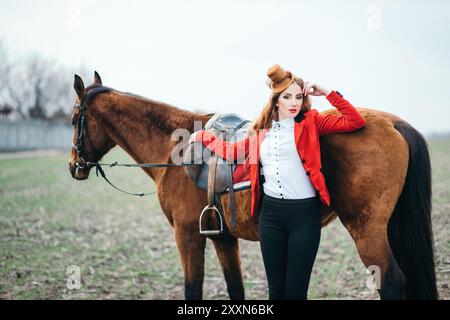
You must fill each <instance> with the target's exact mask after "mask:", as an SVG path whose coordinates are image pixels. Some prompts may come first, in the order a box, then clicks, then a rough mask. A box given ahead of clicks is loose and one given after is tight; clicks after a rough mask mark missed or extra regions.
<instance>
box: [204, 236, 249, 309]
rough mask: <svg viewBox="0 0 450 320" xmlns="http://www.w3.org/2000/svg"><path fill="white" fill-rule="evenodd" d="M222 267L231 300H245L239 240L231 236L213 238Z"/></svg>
mask: <svg viewBox="0 0 450 320" xmlns="http://www.w3.org/2000/svg"><path fill="white" fill-rule="evenodd" d="M211 240H212V242H213V244H214V248H215V249H216V253H217V257H218V258H219V262H220V266H221V267H222V272H223V275H224V277H225V282H226V283H227V289H228V295H229V296H230V299H231V300H244V299H245V292H244V284H243V281H242V273H241V259H240V256H239V242H238V239H237V238H235V237H233V236H231V235H223V236H219V237H212V238H211Z"/></svg>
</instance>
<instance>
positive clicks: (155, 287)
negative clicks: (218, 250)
mask: <svg viewBox="0 0 450 320" xmlns="http://www.w3.org/2000/svg"><path fill="white" fill-rule="evenodd" d="M429 144H430V150H431V156H432V167H433V226H434V236H435V247H436V263H437V275H438V287H439V292H440V296H441V298H442V299H450V290H449V288H448V285H449V275H450V255H449V253H450V231H449V222H450V216H449V212H450V139H447V140H430V141H429ZM68 156H69V155H68V153H67V154H59V155H58V154H56V155H55V154H52V155H49V156H44V157H36V158H22V159H4V160H0V197H1V198H0V199H1V200H0V298H1V299H183V298H184V283H183V272H182V268H181V263H180V260H179V256H178V250H177V248H176V246H175V241H174V238H173V234H172V229H171V227H170V225H169V223H168V222H167V221H166V219H165V217H164V215H163V213H162V212H161V210H160V207H159V204H158V201H157V198H156V197H155V196H151V197H143V198H140V197H132V196H128V195H125V194H122V193H120V192H118V191H116V190H114V189H112V188H111V187H110V186H109V185H107V184H106V182H104V181H103V180H101V179H97V178H96V177H95V172H94V171H92V172H91V177H90V178H89V180H88V181H83V182H79V181H75V180H73V179H72V178H71V176H70V174H69V171H68V169H67V160H68ZM108 160H119V161H131V159H129V158H128V156H127V155H126V154H125V153H123V152H122V151H121V150H120V149H114V150H113V151H112V152H111V153H110V154H108V155H107V156H106V157H105V161H108ZM108 175H109V177H110V179H111V180H112V181H114V182H116V183H117V184H119V185H120V186H121V187H123V188H125V189H127V190H134V191H151V190H153V189H154V185H153V182H152V180H151V179H150V178H149V177H147V176H146V175H145V174H144V173H143V172H142V171H141V170H140V169H131V168H121V169H119V168H113V169H109V170H108ZM240 245H241V257H242V266H243V270H244V281H245V288H246V296H247V299H267V287H266V278H265V273H264V267H263V264H262V259H261V256H260V249H259V243H258V242H250V241H245V240H240ZM206 256H207V257H206V266H205V281H204V290H203V292H204V294H203V296H204V298H205V299H228V295H227V293H226V287H225V281H224V279H223V275H222V272H221V271H220V266H219V263H218V260H217V257H216V255H215V252H214V249H213V246H212V243H211V242H210V241H208V244H207V252H206ZM73 265H74V266H77V267H79V268H80V271H81V287H80V288H79V289H69V288H68V286H67V279H68V276H69V275H68V274H66V271H67V268H68V267H70V266H73ZM366 281H367V273H366V270H365V268H364V267H363V265H362V263H361V261H360V259H359V257H358V255H357V252H356V249H355V246H354V243H353V241H352V240H351V238H350V236H349V235H348V233H347V231H346V230H345V229H344V228H343V227H342V225H341V224H340V222H339V221H337V220H335V221H334V222H333V223H332V224H331V225H330V226H328V227H327V228H325V229H323V230H322V240H321V245H320V249H319V253H318V256H317V260H316V263H315V266H314V270H313V275H312V278H311V285H310V291H309V298H310V299H378V295H377V293H376V291H374V290H370V289H368V288H367V287H366Z"/></svg>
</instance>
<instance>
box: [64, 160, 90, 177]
mask: <svg viewBox="0 0 450 320" xmlns="http://www.w3.org/2000/svg"><path fill="white" fill-rule="evenodd" d="M90 169H91V168H90V167H89V166H88V165H87V164H86V163H80V162H78V161H77V160H74V161H71V162H69V171H70V174H71V175H72V178H74V179H76V180H86V179H87V178H89V172H90Z"/></svg>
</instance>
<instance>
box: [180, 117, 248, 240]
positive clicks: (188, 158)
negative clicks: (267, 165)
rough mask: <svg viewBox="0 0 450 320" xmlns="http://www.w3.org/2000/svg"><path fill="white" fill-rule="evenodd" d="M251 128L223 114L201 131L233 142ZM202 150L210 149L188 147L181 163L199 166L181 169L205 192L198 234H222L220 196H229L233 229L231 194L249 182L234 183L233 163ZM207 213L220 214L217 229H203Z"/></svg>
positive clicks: (198, 145)
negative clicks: (206, 202) (205, 202)
mask: <svg viewBox="0 0 450 320" xmlns="http://www.w3.org/2000/svg"><path fill="white" fill-rule="evenodd" d="M250 126H251V122H250V121H249V120H244V119H242V118H241V117H239V116H238V115H236V114H233V113H225V114H215V115H214V116H213V117H211V118H210V119H209V120H208V122H207V123H206V124H205V127H204V128H203V130H206V131H209V132H210V133H212V134H214V135H215V136H217V137H218V139H222V140H225V141H228V142H230V143H233V142H237V141H239V140H242V139H244V138H245V137H246V136H247V132H248V130H249V128H250ZM205 151H209V150H208V149H206V148H204V147H203V145H202V143H199V142H194V143H192V144H190V145H189V146H188V147H187V149H186V152H185V153H184V156H183V162H184V163H194V164H197V163H198V165H194V166H187V167H184V170H185V172H186V174H187V175H188V177H189V178H190V179H191V180H192V181H193V182H194V183H195V184H196V185H197V186H198V187H200V188H201V189H204V190H207V192H208V204H207V205H206V206H205V208H204V209H203V211H202V213H201V214H200V219H199V227H200V233H201V234H206V235H216V234H219V233H221V232H223V219H222V215H223V213H221V212H220V210H219V209H217V206H219V207H221V204H220V195H222V194H224V193H227V192H228V193H229V197H230V212H231V225H232V226H233V227H235V225H236V207H235V201H234V192H237V191H241V190H245V189H248V188H250V181H246V182H241V183H237V184H233V179H232V177H233V172H234V170H235V168H236V161H234V162H230V161H229V160H225V159H222V158H220V157H218V156H217V155H216V154H214V153H213V154H210V153H205ZM209 155H210V157H209ZM216 204H217V206H216ZM206 212H212V213H214V214H218V215H219V223H220V228H219V229H214V230H204V229H203V228H202V219H203V215H204V214H205V213H206Z"/></svg>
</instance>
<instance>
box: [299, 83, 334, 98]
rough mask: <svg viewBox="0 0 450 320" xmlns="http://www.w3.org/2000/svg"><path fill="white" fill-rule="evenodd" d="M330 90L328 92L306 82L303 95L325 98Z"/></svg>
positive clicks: (315, 84)
mask: <svg viewBox="0 0 450 320" xmlns="http://www.w3.org/2000/svg"><path fill="white" fill-rule="evenodd" d="M330 92H331V90H328V89H326V88H324V87H322V86H321V85H320V84H318V83H314V82H309V81H306V82H305V85H304V86H303V95H305V96H307V95H312V96H327V95H328V94H329V93H330Z"/></svg>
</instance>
